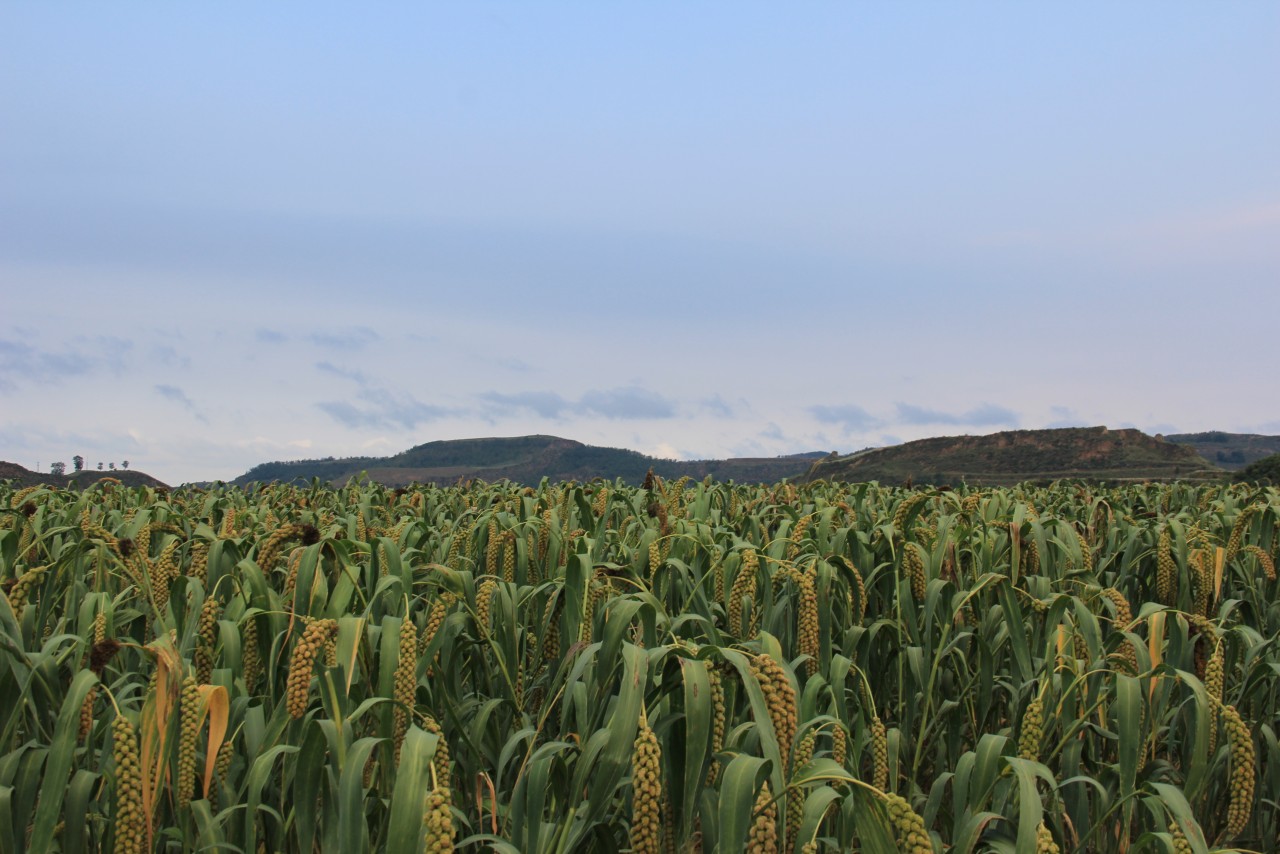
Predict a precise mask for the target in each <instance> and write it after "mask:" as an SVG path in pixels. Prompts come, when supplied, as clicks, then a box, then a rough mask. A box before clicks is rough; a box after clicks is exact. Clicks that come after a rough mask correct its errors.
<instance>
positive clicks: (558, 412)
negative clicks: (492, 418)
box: [480, 391, 574, 420]
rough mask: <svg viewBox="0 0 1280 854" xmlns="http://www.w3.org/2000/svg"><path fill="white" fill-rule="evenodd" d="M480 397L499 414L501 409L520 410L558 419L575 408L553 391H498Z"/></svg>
mask: <svg viewBox="0 0 1280 854" xmlns="http://www.w3.org/2000/svg"><path fill="white" fill-rule="evenodd" d="M480 399H481V400H482V401H484V403H485V404H486V405H487V407H486V408H488V409H490V410H492V412H491V414H498V411H500V410H520V411H527V412H532V413H534V414H535V415H538V416H540V417H542V418H547V419H550V420H556V419H558V418H561V417H562V416H564V415H565V414H566V413H568V412H570V411H572V410H573V408H574V404H573V403H571V402H570V401H568V400H565V399H564V398H563V397H561V396H560V395H558V394H556V393H555V392H553V391H522V392H517V393H515V394H501V393H499V392H496V391H490V392H485V393H484V394H482V395H480Z"/></svg>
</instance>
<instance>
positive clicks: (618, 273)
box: [0, 2, 1280, 483]
mask: <svg viewBox="0 0 1280 854" xmlns="http://www.w3.org/2000/svg"><path fill="white" fill-rule="evenodd" d="M1278 47H1280V6H1277V5H1276V4H1273V3H1261V2H1259V3H1232V4H1213V5H1212V6H1210V5H1207V4H1192V3H1126V4H1105V3H1079V4H1071V5H1069V6H1068V5H1064V4H1015V3H1008V2H1005V3H965V4H946V5H943V4H924V3H921V4H888V3H879V4H871V3H865V4H835V3H814V4H805V5H804V6H803V7H801V8H799V9H797V8H796V7H785V6H783V5H780V4H764V3H742V2H736V3H700V4H675V3H646V4H630V5H623V4H585V3H551V2H542V3H520V4H517V3H466V4H452V5H449V6H445V5H442V4H416V3H414V4H410V3H385V4H380V5H378V6H377V7H374V8H362V9H360V10H356V9H355V8H353V7H349V6H346V5H340V4H329V3H291V2H274V3H271V4H258V3H227V4H218V5H216V6H215V5H212V4H205V5H202V6H200V7H198V8H197V7H195V6H193V5H191V4H187V5H177V4H158V3H141V2H139V3H133V4H98V3H70V2H68V3H57V4H7V5H5V6H4V7H3V9H2V10H0V459H8V460H12V461H14V462H19V463H22V464H24V465H27V466H34V465H35V464H36V463H37V462H39V463H41V464H42V465H43V466H47V465H48V464H49V463H50V462H52V461H54V460H64V461H67V462H69V461H70V458H71V456H72V455H73V454H76V453H79V454H82V455H84V456H85V457H86V458H87V459H88V460H89V462H90V464H91V465H92V464H93V463H95V462H96V461H97V460H99V459H101V460H104V461H111V460H115V461H119V460H121V459H128V460H130V462H131V464H132V465H133V466H134V467H137V468H140V469H143V470H145V471H148V472H151V473H153V474H155V475H157V476H158V477H160V478H161V479H163V480H166V481H169V482H175V483H176V482H181V481H184V480H188V479H204V478H213V477H223V478H229V477H234V476H235V475H237V474H239V473H240V472H242V471H244V470H245V469H246V468H248V467H249V466H251V465H253V464H255V463H257V462H261V461H263V460H270V459H292V458H298V457H307V456H327V455H337V456H344V455H351V454H368V453H381V452H394V451H399V450H402V449H404V448H406V447H409V446H411V445H414V444H417V443H420V442H424V441H430V440H433V439H446V438H462V437H468V436H478V435H520V434H525V433H534V432H540V433H554V434H557V435H561V436H566V437H570V438H576V439H580V440H582V441H586V442H591V443H595V444H609V445H617V446H624V447H631V448H636V449H638V450H642V451H646V452H649V453H657V454H661V455H664V456H678V457H702V456H724V455H773V454H781V453H789V452H795V451H803V450H831V449H837V450H841V451H849V450H855V449H857V448H861V447H865V446H868V445H877V444H883V443H888V442H894V441H901V440H907V439H913V438H920V437H923V436H929V435H937V434H943V433H962V432H990V431H994V430H1000V429H1009V428H1012V427H1023V428H1034V427H1045V426H1055V425H1065V424H1103V423H1105V424H1108V425H1110V426H1113V427H1114V426H1126V425H1133V426H1137V427H1140V428H1142V429H1146V430H1149V431H1151V432H1156V431H1165V432H1169V431H1174V430H1180V431H1192V430H1204V429H1227V430H1242V431H1256V432H1272V433H1280V411H1278V410H1277V408H1276V404H1275V402H1274V395H1273V394H1272V393H1271V392H1272V390H1273V388H1274V386H1275V377H1276V375H1277V373H1278V369H1280V355H1278V351H1277V348H1276V347H1275V346H1274V338H1275V331H1274V330H1275V317H1276V316H1277V312H1278V311H1280V287H1278V285H1280V110H1277V109H1276V108H1275V105H1276V100H1275V95H1276V89H1275V87H1276V82H1277V80H1280V50H1278V49H1277V48H1278Z"/></svg>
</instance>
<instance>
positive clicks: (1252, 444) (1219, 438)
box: [1164, 430, 1280, 471]
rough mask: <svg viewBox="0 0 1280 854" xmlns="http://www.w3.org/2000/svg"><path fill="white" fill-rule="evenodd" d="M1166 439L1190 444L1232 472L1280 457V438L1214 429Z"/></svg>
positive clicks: (1209, 459)
mask: <svg viewBox="0 0 1280 854" xmlns="http://www.w3.org/2000/svg"><path fill="white" fill-rule="evenodd" d="M1164 438H1165V440H1166V441H1168V442H1176V443H1178V444H1179V445H1190V446H1191V447H1193V448H1195V449H1196V452H1197V453H1199V454H1200V456H1202V457H1204V458H1205V459H1206V460H1208V461H1209V462H1211V463H1213V464H1214V465H1216V466H1220V467H1222V468H1224V469H1228V470H1232V471H1235V470H1239V469H1242V468H1244V467H1245V466H1247V465H1249V463H1253V462H1257V461H1258V460H1260V459H1262V458H1263V457H1269V456H1271V455H1272V454H1280V436H1263V435H1261V434H1258V433H1224V432H1222V431H1221V430H1211V431H1209V432H1208V433H1176V434H1173V435H1170V436H1165V437H1164Z"/></svg>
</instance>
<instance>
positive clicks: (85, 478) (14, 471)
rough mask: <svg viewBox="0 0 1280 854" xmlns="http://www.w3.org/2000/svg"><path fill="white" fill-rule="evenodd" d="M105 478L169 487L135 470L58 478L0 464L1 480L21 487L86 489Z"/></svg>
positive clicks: (88, 473)
mask: <svg viewBox="0 0 1280 854" xmlns="http://www.w3.org/2000/svg"><path fill="white" fill-rule="evenodd" d="M104 477H111V478H115V479H116V480H118V481H120V483H122V484H124V485H125V486H159V487H164V488H165V489H167V488H168V486H167V485H166V484H164V483H161V482H160V481H158V480H156V479H155V478H154V477H152V476H151V475H149V474H146V473H144V472H140V471H135V470H133V469H128V470H123V469H117V470H115V471H80V472H72V473H70V474H66V475H63V476H62V477H58V476H57V475H54V474H43V473H41V472H37V471H31V470H30V469H26V468H23V467H22V466H20V465H18V464H17V463H6V462H0V480H13V481H15V482H17V483H18V484H19V485H21V486H24V487H25V486H40V485H42V484H47V485H49V486H62V487H65V486H72V485H74V486H80V487H85V486H89V485H90V484H93V483H97V482H98V481H99V480H102V479H103V478H104Z"/></svg>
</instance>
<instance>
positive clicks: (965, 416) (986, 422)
mask: <svg viewBox="0 0 1280 854" xmlns="http://www.w3.org/2000/svg"><path fill="white" fill-rule="evenodd" d="M897 410H898V418H897V421H898V422H899V423H902V424H914V425H920V424H949V425H953V426H963V427H989V426H994V425H1009V426H1017V424H1018V413H1016V412H1014V411H1013V410H1012V409H1006V408H1004V407H1003V406H996V405H995V404H994V403H983V404H980V405H979V406H977V407H975V408H973V409H970V410H969V411H968V412H960V413H955V412H944V411H942V410H940V409H929V408H927V407H923V406H916V405H914V404H911V403H899V404H898V405H897Z"/></svg>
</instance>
